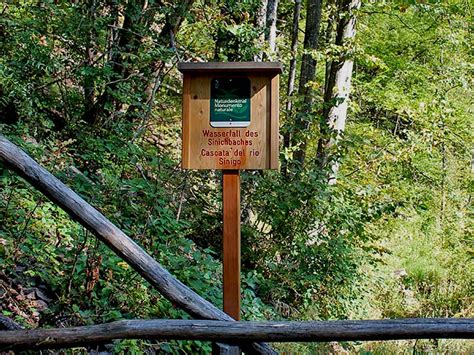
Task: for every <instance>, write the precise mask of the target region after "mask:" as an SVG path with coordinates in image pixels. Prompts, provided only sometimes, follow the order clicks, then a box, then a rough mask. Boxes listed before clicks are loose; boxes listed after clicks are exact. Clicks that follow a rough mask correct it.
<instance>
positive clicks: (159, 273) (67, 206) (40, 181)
mask: <svg viewBox="0 0 474 355" xmlns="http://www.w3.org/2000/svg"><path fill="white" fill-rule="evenodd" d="M0 162H3V163H4V164H6V166H7V167H9V168H11V169H13V170H14V171H16V172H17V173H18V174H20V175H21V176H22V177H23V178H25V179H26V181H28V182H29V183H30V184H31V185H32V186H33V187H34V188H36V189H38V190H39V191H41V192H42V193H43V194H44V195H45V196H47V197H48V198H49V199H50V200H51V201H53V202H54V203H55V204H57V205H58V206H60V207H61V208H62V209H63V210H65V211H66V212H67V213H68V214H69V215H70V216H71V217H72V218H73V219H74V220H75V221H77V222H79V223H80V224H82V225H83V226H84V227H86V228H87V229H88V230H89V231H91V232H92V233H93V234H94V235H95V236H96V237H97V238H98V239H100V240H101V241H102V242H104V243H105V244H106V245H107V246H109V247H110V248H111V249H112V250H113V251H114V252H115V253H116V254H117V255H119V256H120V257H121V258H122V259H123V260H125V261H126V262H127V263H128V264H129V265H130V266H131V267H132V268H133V269H135V271H137V272H138V273H139V274H140V275H141V276H142V277H143V278H145V279H146V280H147V281H148V282H149V283H150V284H151V285H152V286H153V287H154V288H155V289H156V290H158V291H159V292H160V293H161V294H162V295H163V296H164V297H166V298H167V299H168V300H170V301H171V302H173V303H174V304H176V305H177V306H178V307H179V308H181V309H182V310H184V311H186V312H187V313H188V314H190V315H191V316H193V317H194V318H197V319H214V320H225V321H233V319H232V318H231V317H230V316H229V315H227V314H226V313H224V312H223V311H222V310H220V309H219V308H217V307H215V306H214V305H213V304H212V303H210V302H209V301H207V300H205V299H204V298H202V297H201V296H199V295H198V294H197V293H196V292H194V291H193V290H191V289H190V288H189V287H187V286H186V285H184V284H183V283H182V282H181V281H179V280H177V279H176V278H175V277H174V276H173V275H171V274H170V272H169V271H168V270H166V269H165V268H164V267H163V266H162V265H161V264H160V263H158V262H157V261H156V260H155V259H153V257H152V256H151V255H149V254H148V253H147V252H146V251H145V250H143V249H142V248H141V247H140V246H139V245H138V244H137V243H135V241H133V240H132V239H131V238H130V237H129V236H127V235H126V234H125V233H124V232H122V231H121V230H120V229H119V228H118V227H117V226H115V225H114V224H113V223H112V222H110V221H109V220H108V219H107V218H106V217H105V216H104V215H103V214H101V213H100V212H99V211H97V210H96V209H95V208H94V207H92V206H91V205H90V204H88V203H87V202H86V201H84V199H82V198H81V197H80V196H79V195H78V194H76V193H75V192H74V191H73V190H71V189H70V188H69V187H67V186H66V185H65V184H64V183H62V182H61V181H60V180H59V179H57V178H56V177H55V176H53V175H52V174H51V173H49V172H48V171H47V170H46V169H44V168H43V167H42V166H40V165H39V164H38V163H37V162H36V161H34V160H33V159H32V158H31V157H30V156H28V154H26V153H25V152H24V151H23V150H21V149H20V148H19V147H17V146H16V145H15V144H13V143H12V142H10V141H9V140H8V139H7V138H5V137H4V136H3V135H2V134H0ZM249 350H251V351H252V352H256V353H260V354H275V351H274V350H273V349H272V348H270V347H269V346H268V345H266V344H256V343H254V344H252V345H251V349H249Z"/></svg>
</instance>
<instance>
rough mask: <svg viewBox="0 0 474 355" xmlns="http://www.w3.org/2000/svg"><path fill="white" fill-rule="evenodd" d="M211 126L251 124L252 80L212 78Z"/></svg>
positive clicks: (243, 125)
mask: <svg viewBox="0 0 474 355" xmlns="http://www.w3.org/2000/svg"><path fill="white" fill-rule="evenodd" d="M210 120H211V122H210V123H211V126H212V127H247V126H248V125H249V124H250V80H249V79H248V78H217V79H212V80H211V115H210Z"/></svg>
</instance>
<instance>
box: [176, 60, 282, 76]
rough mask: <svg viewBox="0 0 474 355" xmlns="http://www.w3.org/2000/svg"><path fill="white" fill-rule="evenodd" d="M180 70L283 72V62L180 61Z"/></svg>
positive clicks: (196, 71)
mask: <svg viewBox="0 0 474 355" xmlns="http://www.w3.org/2000/svg"><path fill="white" fill-rule="evenodd" d="M178 70H179V71H180V72H182V73H189V72H192V73H199V72H201V73H202V72H209V71H212V72H213V73H217V72H219V71H221V72H222V71H224V72H226V73H229V72H234V73H235V72H241V73H242V72H244V73H254V72H257V73H262V74H265V75H268V74H281V73H282V65H281V63H273V62H226V63H224V62H206V63H179V64H178Z"/></svg>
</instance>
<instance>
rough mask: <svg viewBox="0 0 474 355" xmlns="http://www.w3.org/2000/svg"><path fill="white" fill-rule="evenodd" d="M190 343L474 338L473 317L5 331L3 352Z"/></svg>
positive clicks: (130, 323) (156, 322)
mask: <svg viewBox="0 0 474 355" xmlns="http://www.w3.org/2000/svg"><path fill="white" fill-rule="evenodd" d="M144 338H146V339H189V340H205V341H222V342H225V343H231V344H232V343H233V344H241V345H242V344H243V342H248V341H254V342H260V341H271V342H288V341H298V342H327V341H367V340H398V339H437V338H457V339H474V319H472V318H465V319H462V318H446V319H444V318H428V319H385V320H358V321H320V322H317V321H309V322H226V321H209V320H169V319H167V320H160V319H153V320H122V321H118V322H112V323H107V324H98V325H92V326H84V327H73V328H56V329H35V330H8V331H0V349H1V350H2V351H6V350H19V349H29V350H30V349H41V348H42V349H44V348H58V347H74V346H79V345H93V344H98V343H107V342H111V341H112V340H114V339H144Z"/></svg>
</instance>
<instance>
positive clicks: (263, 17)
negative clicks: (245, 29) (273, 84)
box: [254, 0, 268, 62]
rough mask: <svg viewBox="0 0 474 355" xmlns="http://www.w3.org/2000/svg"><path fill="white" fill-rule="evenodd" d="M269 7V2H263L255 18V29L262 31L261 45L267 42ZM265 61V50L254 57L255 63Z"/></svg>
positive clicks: (265, 0)
mask: <svg viewBox="0 0 474 355" xmlns="http://www.w3.org/2000/svg"><path fill="white" fill-rule="evenodd" d="M267 5H268V0H261V1H260V6H259V8H258V12H257V14H256V16H255V27H257V28H258V30H259V31H260V36H259V41H260V43H264V42H265V29H266V22H267ZM262 60H263V50H262V51H260V53H258V54H257V55H255V57H254V61H256V62H261V61H262Z"/></svg>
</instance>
